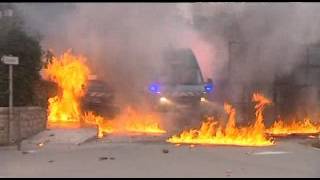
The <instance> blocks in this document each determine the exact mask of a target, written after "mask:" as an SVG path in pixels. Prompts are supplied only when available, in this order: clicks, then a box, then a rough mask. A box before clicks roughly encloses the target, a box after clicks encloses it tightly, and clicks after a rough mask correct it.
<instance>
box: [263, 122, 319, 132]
mask: <svg viewBox="0 0 320 180" xmlns="http://www.w3.org/2000/svg"><path fill="white" fill-rule="evenodd" d="M267 133H268V134H272V135H278V136H286V135H291V134H313V133H320V124H316V123H314V122H312V121H311V120H310V119H309V118H305V119H303V120H302V121H299V120H294V121H291V122H285V121H284V120H282V119H278V120H277V121H275V122H274V123H273V125H272V126H271V127H270V128H269V129H268V130H267Z"/></svg>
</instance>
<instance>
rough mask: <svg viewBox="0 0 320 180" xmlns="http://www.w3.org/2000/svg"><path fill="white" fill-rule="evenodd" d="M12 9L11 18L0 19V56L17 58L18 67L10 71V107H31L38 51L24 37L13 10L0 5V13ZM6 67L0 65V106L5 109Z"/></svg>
mask: <svg viewBox="0 0 320 180" xmlns="http://www.w3.org/2000/svg"><path fill="white" fill-rule="evenodd" d="M5 9H12V10H13V12H14V15H13V16H12V17H4V16H2V17H1V18H0V56H3V55H12V56H17V57H19V63H20V64H19V65H17V66H14V68H13V90H14V93H13V97H14V105H15V106H22V105H33V104H35V103H36V100H35V99H36V98H35V97H36V93H35V91H34V87H35V84H36V83H39V80H40V75H39V70H40V69H41V66H42V63H41V57H42V50H41V46H40V42H39V40H38V39H36V38H34V37H32V36H30V35H28V34H27V33H26V31H25V30H24V27H23V21H22V20H21V18H20V17H19V16H18V14H17V13H16V11H15V9H14V7H13V6H12V5H8V4H0V11H2V12H3V11H4V10H5ZM8 87H9V86H8V66H7V65H4V64H3V63H0V106H7V105H8Z"/></svg>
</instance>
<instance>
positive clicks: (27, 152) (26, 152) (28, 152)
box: [22, 150, 36, 154]
mask: <svg viewBox="0 0 320 180" xmlns="http://www.w3.org/2000/svg"><path fill="white" fill-rule="evenodd" d="M35 152H36V151H35V150H29V151H22V154H31V153H35Z"/></svg>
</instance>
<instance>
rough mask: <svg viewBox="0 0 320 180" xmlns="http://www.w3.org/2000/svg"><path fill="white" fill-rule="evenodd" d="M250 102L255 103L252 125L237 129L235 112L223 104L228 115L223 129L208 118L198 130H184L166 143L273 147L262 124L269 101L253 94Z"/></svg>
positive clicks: (216, 122)
mask: <svg viewBox="0 0 320 180" xmlns="http://www.w3.org/2000/svg"><path fill="white" fill-rule="evenodd" d="M252 101H254V102H256V106H255V109H256V111H255V115H256V119H255V123H254V124H253V125H250V126H248V127H241V128H238V127H237V126H236V110H235V109H234V108H233V107H232V106H231V105H230V104H227V103H225V105H224V109H225V111H226V113H227V114H228V121H227V124H226V126H225V127H223V126H222V125H221V124H220V123H219V122H218V121H216V120H215V119H214V118H213V117H210V118H208V119H207V120H206V121H205V122H203V123H202V124H201V127H200V129H191V130H185V131H183V132H182V133H181V134H180V135H175V136H172V137H171V138H169V139H168V140H167V142H170V143H179V144H180V143H187V144H219V145H238V146H268V145H273V144H274V142H273V140H271V139H267V137H266V135H265V127H264V123H263V110H264V108H265V106H266V105H268V104H270V103H271V101H270V100H268V99H267V98H266V97H264V96H263V95H261V94H258V93H255V94H253V98H252Z"/></svg>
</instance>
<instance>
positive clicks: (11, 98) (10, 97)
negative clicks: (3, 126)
mask: <svg viewBox="0 0 320 180" xmlns="http://www.w3.org/2000/svg"><path fill="white" fill-rule="evenodd" d="M12 89H13V88H12V65H9V119H8V142H9V143H10V123H11V121H12V117H13V116H12V102H13V96H12Z"/></svg>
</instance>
